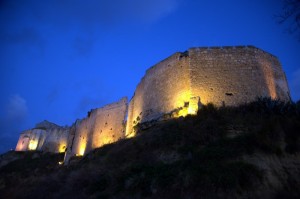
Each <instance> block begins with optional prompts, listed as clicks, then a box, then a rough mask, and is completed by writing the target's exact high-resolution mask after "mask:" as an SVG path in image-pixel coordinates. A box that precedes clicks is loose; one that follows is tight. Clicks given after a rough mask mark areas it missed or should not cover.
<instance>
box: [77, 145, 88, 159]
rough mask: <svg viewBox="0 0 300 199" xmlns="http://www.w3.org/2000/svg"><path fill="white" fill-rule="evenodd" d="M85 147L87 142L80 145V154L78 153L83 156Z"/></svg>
mask: <svg viewBox="0 0 300 199" xmlns="http://www.w3.org/2000/svg"><path fill="white" fill-rule="evenodd" d="M85 148H86V144H85V143H82V144H81V145H80V148H79V154H78V155H79V156H83V155H84V151H85Z"/></svg>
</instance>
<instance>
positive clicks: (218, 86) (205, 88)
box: [189, 46, 289, 106]
mask: <svg viewBox="0 0 300 199" xmlns="http://www.w3.org/2000/svg"><path fill="white" fill-rule="evenodd" d="M189 57H190V69H191V70H190V71H191V85H192V86H191V92H192V96H199V97H200V101H201V103H203V104H207V103H208V102H212V103H214V104H216V105H219V106H221V105H238V104H241V103H244V102H250V101H253V100H255V98H256V97H258V96H262V97H272V98H273V99H276V98H278V99H281V100H289V89H288V86H287V81H286V78H285V74H284V72H283V71H282V68H281V65H280V63H279V61H278V59H277V58H276V57H274V56H272V55H271V54H269V53H266V52H264V51H262V50H260V49H258V48H255V47H252V46H241V47H223V48H219V47H218V48H192V49H190V50H189Z"/></svg>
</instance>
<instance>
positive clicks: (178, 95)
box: [16, 46, 290, 162]
mask: <svg viewBox="0 0 300 199" xmlns="http://www.w3.org/2000/svg"><path fill="white" fill-rule="evenodd" d="M257 97H271V98H272V99H280V100H283V101H289V100H290V94H289V88H288V84H287V80H286V77H285V73H284V72H283V70H282V67H281V65H280V62H279V60H278V59H277V58H276V57H275V56H273V55H271V54H269V53H267V52H265V51H263V50H261V49H258V48H256V47H253V46H233V47H201V48H190V49H189V50H188V51H186V52H183V53H175V54H173V55H171V56H170V57H168V58H167V59H165V60H163V61H161V62H159V63H158V64H156V65H154V66H153V67H151V68H149V69H148V70H147V71H146V74H145V76H144V77H143V78H142V79H141V81H140V83H139V84H138V85H137V88H136V90H135V93H134V95H133V97H132V99H131V100H130V102H129V104H128V103H127V98H122V99H121V100H119V101H118V102H116V103H112V104H109V105H106V106H104V107H102V108H98V109H94V110H92V111H91V112H89V113H88V116H87V117H86V118H84V119H82V120H77V121H76V122H75V123H74V124H73V125H72V126H71V127H70V128H62V127H59V126H57V125H56V126H53V125H52V126H51V127H49V125H48V126H47V125H46V124H42V125H40V126H39V125H37V127H36V128H35V129H31V130H28V131H25V132H23V133H21V135H20V138H19V141H18V144H17V147H16V150H17V151H24V150H45V151H50V152H61V151H66V154H65V162H68V161H69V159H70V158H71V157H72V156H75V155H80V156H81V155H84V154H86V153H88V152H89V151H91V150H92V149H95V148H98V147H101V146H103V145H104V144H108V143H112V142H115V141H117V140H119V139H122V138H125V137H132V136H135V134H136V132H135V128H134V127H135V126H136V125H137V124H140V123H146V122H152V121H158V120H164V119H168V118H174V117H180V116H185V115H187V114H196V113H197V110H198V108H199V106H201V105H202V104H207V103H213V104H215V105H217V106H236V105H239V104H242V103H246V102H251V101H253V100H255V99H256V98H257ZM126 120H127V121H126ZM66 147H67V148H66Z"/></svg>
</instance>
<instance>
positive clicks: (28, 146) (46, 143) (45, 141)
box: [15, 121, 69, 153]
mask: <svg viewBox="0 0 300 199" xmlns="http://www.w3.org/2000/svg"><path fill="white" fill-rule="evenodd" d="M68 135H69V128H68V127H61V126H58V125H56V124H53V123H50V122H48V121H43V122H41V123H39V124H37V125H36V126H35V128H33V129H29V130H26V131H23V132H22V133H21V135H20V137H19V141H18V143H17V146H16V149H15V150H16V151H27V150H38V151H45V152H53V153H59V152H65V151H66V148H67V139H68Z"/></svg>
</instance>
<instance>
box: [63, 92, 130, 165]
mask: <svg viewBox="0 0 300 199" xmlns="http://www.w3.org/2000/svg"><path fill="white" fill-rule="evenodd" d="M126 113H127V98H126V97H124V98H122V99H120V100H119V101H118V102H116V103H112V104H109V105H106V106H104V107H102V108H98V109H94V110H91V111H90V112H89V113H88V117H86V118H84V119H82V120H77V121H76V122H75V124H74V125H73V126H72V127H71V130H70V135H69V138H68V143H70V144H69V146H68V149H67V154H66V156H65V162H68V160H69V159H70V157H72V156H73V155H80V156H81V155H84V154H86V153H88V152H89V151H91V150H92V149H95V148H98V147H101V146H103V145H104V144H109V143H113V142H116V141H117V140H119V139H121V138H124V137H125V117H126Z"/></svg>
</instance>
